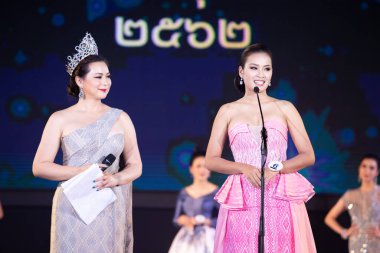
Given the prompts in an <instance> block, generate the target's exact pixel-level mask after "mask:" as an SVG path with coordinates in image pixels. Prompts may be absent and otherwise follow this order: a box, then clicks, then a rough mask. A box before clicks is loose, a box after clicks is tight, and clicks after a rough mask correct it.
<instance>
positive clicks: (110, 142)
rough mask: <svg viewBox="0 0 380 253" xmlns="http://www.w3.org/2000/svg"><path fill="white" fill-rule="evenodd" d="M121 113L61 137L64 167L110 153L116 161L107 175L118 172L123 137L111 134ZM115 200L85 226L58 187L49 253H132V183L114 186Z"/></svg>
mask: <svg viewBox="0 0 380 253" xmlns="http://www.w3.org/2000/svg"><path fill="white" fill-rule="evenodd" d="M120 113H121V110H118V109H114V108H112V109H110V110H109V111H107V112H106V113H105V114H104V115H102V116H101V117H100V119H98V120H97V121H96V122H94V123H92V124H89V125H87V126H85V127H82V128H79V129H77V130H75V131H74V132H72V133H70V134H68V135H66V136H64V137H62V140H61V148H62V151H63V164H64V165H68V166H82V165H84V164H93V163H98V162H100V161H101V159H102V157H105V156H106V155H108V154H110V153H112V154H114V155H115V156H116V158H117V159H116V160H115V162H114V163H113V164H112V165H111V166H110V167H109V168H107V171H108V172H109V173H111V174H112V173H116V172H117V171H118V170H119V157H120V154H121V153H122V151H123V148H124V134H123V133H114V132H112V127H113V125H114V123H115V122H116V120H117V119H118V117H119V115H120ZM112 190H113V191H114V193H115V194H116V196H117V200H116V201H115V202H113V203H112V204H110V205H109V206H108V207H107V208H106V209H104V210H103V211H102V212H101V213H100V214H99V215H98V216H97V217H96V219H95V220H94V221H93V222H92V223H90V224H89V225H86V224H85V223H84V222H83V221H82V220H81V219H80V218H79V217H78V215H77V214H76V213H75V210H74V209H73V207H72V206H71V204H70V202H69V201H68V200H67V198H66V197H65V194H64V193H63V191H62V188H61V187H58V188H57V190H56V192H55V195H54V199H53V207H52V225H51V245H50V246H51V248H50V252H62V253H68V252H89V253H90V252H91V253H93V252H115V253H116V252H118V253H119V252H128V253H132V251H133V234H132V195H131V194H132V184H128V185H123V186H118V187H113V188H112Z"/></svg>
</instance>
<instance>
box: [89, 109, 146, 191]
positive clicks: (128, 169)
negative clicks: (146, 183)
mask: <svg viewBox="0 0 380 253" xmlns="http://www.w3.org/2000/svg"><path fill="white" fill-rule="evenodd" d="M120 120H121V123H122V125H123V128H124V133H125V135H124V138H125V140H124V143H125V144H124V150H123V156H124V158H125V162H126V165H125V167H124V169H123V170H121V171H120V172H118V173H115V174H113V175H111V174H109V173H104V175H103V177H100V178H98V179H97V180H96V181H98V182H99V183H98V189H99V190H100V189H102V188H105V187H114V186H117V185H123V184H128V183H130V182H132V181H133V180H135V179H137V178H139V177H140V176H141V173H142V162H141V157H140V151H139V147H138V145H137V138H136V131H135V127H134V126H133V123H132V120H131V119H130V117H129V116H128V115H127V114H126V113H125V112H122V113H121V115H120Z"/></svg>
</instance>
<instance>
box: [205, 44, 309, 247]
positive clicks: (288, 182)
mask: <svg viewBox="0 0 380 253" xmlns="http://www.w3.org/2000/svg"><path fill="white" fill-rule="evenodd" d="M272 73H273V65H272V54H271V52H270V51H269V49H268V48H267V47H266V46H264V45H263V44H254V45H251V46H249V47H247V48H246V49H245V50H244V51H243V53H242V55H241V58H240V64H239V68H238V75H237V76H236V78H235V85H236V86H237V88H238V89H239V90H240V91H241V92H242V93H243V94H244V96H243V97H242V98H240V99H238V100H236V101H234V102H231V103H228V104H225V105H223V106H222V107H221V108H220V109H219V111H218V113H217V115H216V117H215V120H214V125H213V128H212V132H211V136H210V140H209V144H208V148H207V154H206V167H207V168H209V169H210V170H212V171H215V172H219V173H224V174H228V175H230V176H229V177H228V178H227V180H226V182H225V183H224V184H223V186H222V187H221V189H220V191H219V192H218V193H217V194H216V197H215V199H216V200H217V201H218V202H219V203H220V210H219V216H218V222H217V228H216V237H215V252H217V253H221V252H223V253H240V252H247V253H257V252H258V238H259V236H258V233H259V217H260V203H261V200H260V196H261V194H260V171H261V151H260V145H261V134H260V132H261V129H262V121H261V116H260V110H259V105H258V100H257V96H256V93H255V92H254V91H253V90H254V87H258V88H259V96H260V100H261V107H262V110H263V114H264V120H265V127H266V129H267V132H268V156H267V159H266V165H265V168H264V169H265V194H264V196H265V200H264V205H265V210H264V212H265V214H264V215H265V223H264V226H265V237H264V250H265V251H264V252H267V253H269V252H271V253H278V252H293V253H294V252H296V253H309V252H316V248H315V243H314V238H313V234H312V231H311V227H310V222H309V218H308V215H307V211H306V208H305V204H304V202H305V201H307V200H308V199H309V198H310V197H311V196H312V195H313V194H314V191H313V187H312V185H311V184H310V183H309V182H308V181H307V180H306V179H305V178H304V177H302V176H301V175H300V174H299V173H298V171H299V170H301V169H302V168H305V167H308V166H311V165H313V164H314V160H315V158H314V151H313V147H312V145H311V143H310V140H309V137H308V134H307V132H306V129H305V127H304V124H303V121H302V118H301V116H300V115H299V113H298V111H297V110H296V108H295V107H294V106H293V104H291V103H290V102H288V101H284V100H278V99H276V98H273V97H270V96H269V95H268V94H267V89H269V88H270V87H269V86H271V78H272ZM288 131H289V132H290V136H291V138H292V140H293V142H294V144H295V146H296V148H297V151H298V154H297V155H296V156H294V157H292V158H290V159H287V157H286V149H287V145H288ZM227 136H228V138H229V144H230V148H231V150H232V153H233V156H234V160H235V161H229V160H226V159H224V158H222V157H221V156H222V151H223V147H224V144H225V142H226V138H227ZM270 162H272V163H273V162H275V163H276V164H277V169H275V167H276V166H273V167H272V169H269V167H268V164H269V163H270ZM281 167H282V169H281ZM279 169H281V170H279Z"/></svg>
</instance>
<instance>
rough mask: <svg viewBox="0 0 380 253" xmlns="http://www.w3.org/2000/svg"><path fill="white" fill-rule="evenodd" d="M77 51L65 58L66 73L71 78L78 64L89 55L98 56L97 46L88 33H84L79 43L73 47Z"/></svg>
mask: <svg viewBox="0 0 380 253" xmlns="http://www.w3.org/2000/svg"><path fill="white" fill-rule="evenodd" d="M75 50H76V51H77V53H76V54H74V55H73V56H72V57H71V56H68V57H67V60H68V62H67V65H66V71H67V73H69V75H70V76H71V75H72V74H73V71H74V69H75V68H76V66H78V64H79V62H80V61H81V60H83V59H84V58H86V57H87V56H89V55H98V46H97V45H96V42H95V40H94V38H93V37H92V36H91V34H90V33H86V35H85V36H84V37H83V39H82V41H81V43H80V44H79V45H78V46H76V47H75Z"/></svg>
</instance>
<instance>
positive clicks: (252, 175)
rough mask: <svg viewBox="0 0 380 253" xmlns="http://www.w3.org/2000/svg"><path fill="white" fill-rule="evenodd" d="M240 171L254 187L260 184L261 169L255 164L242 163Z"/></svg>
mask: <svg viewBox="0 0 380 253" xmlns="http://www.w3.org/2000/svg"><path fill="white" fill-rule="evenodd" d="M240 172H241V173H242V174H243V175H244V176H245V177H246V178H247V180H248V181H249V182H250V183H251V184H252V185H253V186H256V187H260V185H261V181H260V178H261V171H260V169H258V168H256V167H255V166H252V165H249V164H242V165H241V166H240Z"/></svg>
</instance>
